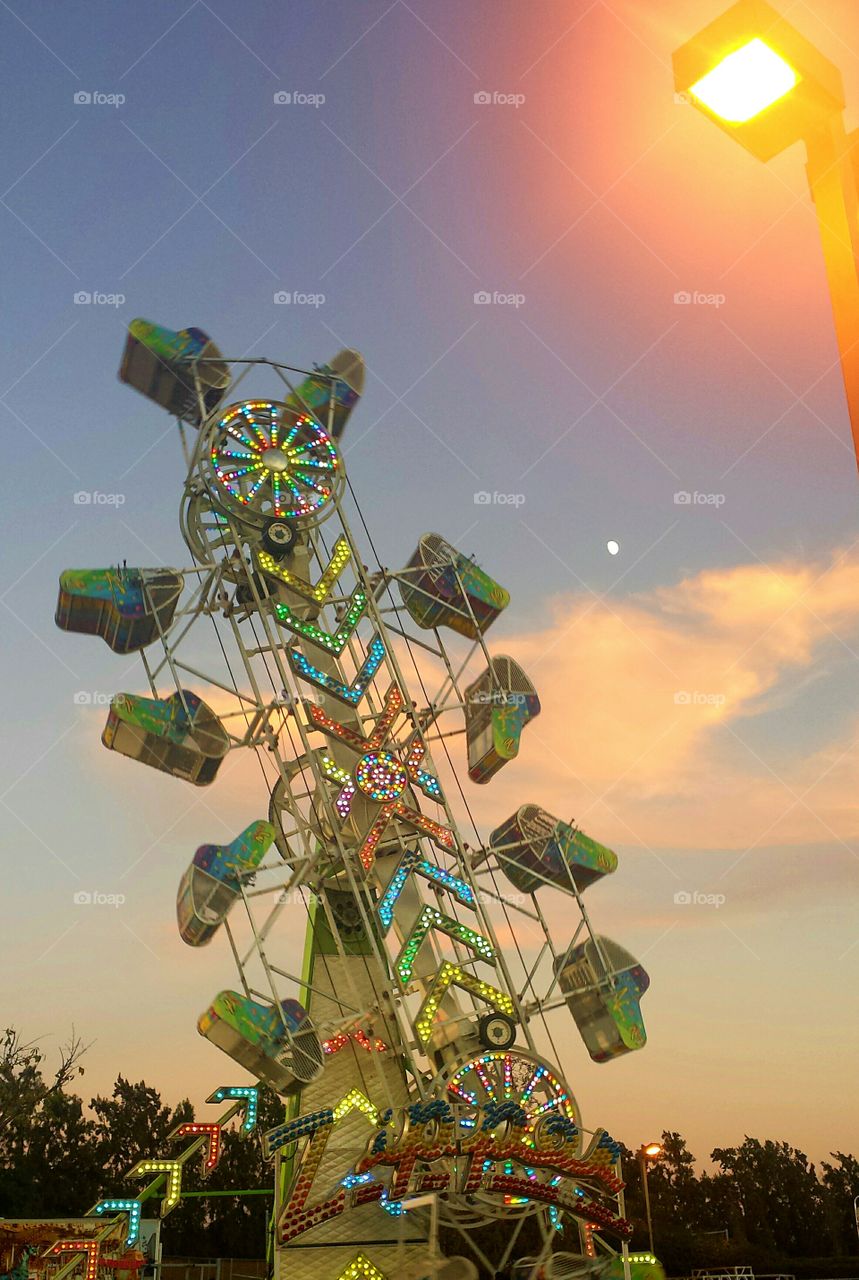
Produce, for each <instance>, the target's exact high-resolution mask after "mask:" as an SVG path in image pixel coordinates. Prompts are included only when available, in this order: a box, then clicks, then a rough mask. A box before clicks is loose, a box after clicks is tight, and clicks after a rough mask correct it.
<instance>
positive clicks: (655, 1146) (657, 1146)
mask: <svg viewBox="0 0 859 1280" xmlns="http://www.w3.org/2000/svg"><path fill="white" fill-rule="evenodd" d="M641 1154H642V1155H643V1156H644V1157H645V1158H646V1159H647V1160H658V1159H659V1157H660V1156H661V1155H662V1143H661V1142H648V1143H647V1144H646V1145H645V1146H643V1147H642V1148H641Z"/></svg>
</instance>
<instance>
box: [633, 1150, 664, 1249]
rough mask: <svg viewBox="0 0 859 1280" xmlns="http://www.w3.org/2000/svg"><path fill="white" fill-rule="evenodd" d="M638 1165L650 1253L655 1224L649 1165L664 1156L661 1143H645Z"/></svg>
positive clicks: (639, 1155) (638, 1153)
mask: <svg viewBox="0 0 859 1280" xmlns="http://www.w3.org/2000/svg"><path fill="white" fill-rule="evenodd" d="M637 1155H638V1164H639V1168H640V1169H641V1185H642V1187H643V1189H644V1212H645V1214H646V1216H647V1238H648V1240H649V1241H650V1252H651V1254H652V1253H653V1252H654V1249H653V1222H652V1220H651V1217H650V1188H649V1186H648V1185H647V1165H648V1163H649V1162H650V1161H652V1160H658V1159H659V1157H660V1156H661V1155H662V1143H661V1142H645V1143H644V1144H643V1145H642V1146H640V1147H639V1148H638V1152H637Z"/></svg>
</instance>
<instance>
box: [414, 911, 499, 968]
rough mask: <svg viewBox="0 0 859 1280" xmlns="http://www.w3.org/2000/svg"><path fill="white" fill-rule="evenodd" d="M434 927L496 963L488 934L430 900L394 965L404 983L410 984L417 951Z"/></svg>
mask: <svg viewBox="0 0 859 1280" xmlns="http://www.w3.org/2000/svg"><path fill="white" fill-rule="evenodd" d="M433 929H437V930H438V931H439V933H446V934H447V935H448V937H450V938H455V939H456V941H457V942H461V943H462V944H463V946H466V947H468V948H469V949H470V950H471V951H473V952H474V953H475V954H476V955H478V956H480V958H481V960H485V961H486V962H487V964H495V948H494V947H493V946H492V943H491V942H490V941H489V939H488V938H485V937H484V936H483V934H482V933H478V932H477V930H476V929H470V928H469V926H468V925H467V924H462V923H461V921H459V920H454V918H453V916H447V915H445V914H444V912H443V911H439V909H438V907H433V906H430V905H429V904H428V905H427V906H425V907H424V908H423V910H422V911H421V913H420V915H419V916H418V918H417V920H416V921H415V923H414V926H413V928H412V931H411V933H410V934H409V936H408V937H407V938H406V940H405V942H404V943H403V946H402V950H401V951H400V954H399V955H398V956H397V961H396V966H395V967H396V970H397V974H398V976H399V979H400V982H402V984H403V986H408V984H409V983H410V982H411V980H412V974H413V973H414V968H415V962H416V960H417V958H418V952H419V951H420V949H421V947H422V945H423V943H424V940H425V938H426V936H427V934H428V933H430V932H431V930H433Z"/></svg>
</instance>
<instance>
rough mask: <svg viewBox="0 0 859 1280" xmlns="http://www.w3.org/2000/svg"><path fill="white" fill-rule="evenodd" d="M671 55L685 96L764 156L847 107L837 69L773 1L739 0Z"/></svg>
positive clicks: (805, 138)
mask: <svg viewBox="0 0 859 1280" xmlns="http://www.w3.org/2000/svg"><path fill="white" fill-rule="evenodd" d="M673 62H674V88H675V89H676V90H677V92H678V93H679V94H680V96H681V98H682V99H683V100H684V101H687V102H691V103H692V104H693V105H694V106H696V107H698V109H699V110H700V111H703V112H704V113H705V115H708V116H709V117H710V119H711V120H713V121H714V122H715V123H716V124H717V125H719V127H720V128H721V129H724V131H725V132H726V133H729V134H730V135H731V137H732V138H734V139H735V141H736V142H739V143H741V144H742V146H744V147H745V148H746V150H748V151H750V152H751V153H752V155H754V156H757V157H758V159H759V160H771V159H772V158H773V156H777V155H778V154H779V153H780V152H781V151H784V150H785V148H786V147H790V146H792V145H793V144H794V143H795V142H802V141H808V139H809V138H811V137H813V136H814V135H815V134H816V133H817V132H818V131H819V130H820V129H822V128H826V127H827V126H828V122H829V121H830V120H831V119H832V118H833V116H835V115H837V113H838V112H840V111H843V110H844V86H843V84H842V82H841V75H840V73H839V71H838V68H837V67H836V66H834V64H833V63H831V62H830V61H829V60H828V59H827V58H825V57H824V56H823V54H822V53H821V52H820V51H819V50H818V49H815V47H814V45H813V44H812V43H811V42H810V41H809V40H806V38H805V36H803V35H802V34H801V33H800V32H799V31H798V30H797V29H796V27H792V26H791V25H790V23H789V22H786V21H785V20H784V18H783V17H782V16H781V14H780V13H779V12H778V11H777V10H776V9H774V8H773V7H772V5H771V4H769V3H768V0H737V3H736V4H734V5H732V6H731V8H730V9H727V10H726V11H725V12H724V13H723V14H721V15H720V16H719V17H718V18H716V19H715V20H714V21H713V22H711V23H710V25H709V26H707V27H705V28H704V29H703V30H702V31H699V32H698V34H697V35H696V36H693V37H692V39H691V40H689V41H687V42H686V44H684V45H682V46H681V48H679V49H677V50H675V52H674V55H673Z"/></svg>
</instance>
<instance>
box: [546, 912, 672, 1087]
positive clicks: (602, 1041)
mask: <svg viewBox="0 0 859 1280" xmlns="http://www.w3.org/2000/svg"><path fill="white" fill-rule="evenodd" d="M555 972H556V974H557V976H558V985H559V986H560V988H561V991H562V992H563V993H564V995H565V996H566V1000H567V1008H568V1009H569V1010H570V1013H571V1014H572V1015H573V1020H574V1022H575V1024H576V1026H577V1027H578V1029H579V1034H580V1035H581V1037H582V1039H583V1040H584V1042H585V1047H586V1048H587V1051H588V1053H589V1054H590V1056H591V1058H592V1059H593V1060H594V1062H610V1061H611V1059H612V1058H619V1057H621V1056H622V1055H623V1054H625V1053H632V1052H634V1050H636V1049H643V1048H644V1046H645V1044H646V1043H647V1032H646V1031H645V1029H644V1019H643V1018H642V1016H641V1004H640V1001H641V997H642V996H643V995H644V993H645V991H646V990H647V988H648V987H649V986H650V976H649V974H648V973H647V971H646V970H645V969H644V968H643V967H642V966H641V965H640V964H639V963H638V961H637V960H636V958H635V956H633V955H631V954H630V952H629V951H627V950H625V948H623V947H621V946H620V945H619V944H618V943H617V942H612V940H611V939H610V938H602V937H600V938H596V939H594V938H588V940H587V941H586V942H582V943H580V944H579V945H578V946H576V947H574V948H573V949H572V951H570V952H569V954H568V955H567V956H566V957H564V956H561V957H559V959H557V960H556V961H555Z"/></svg>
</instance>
